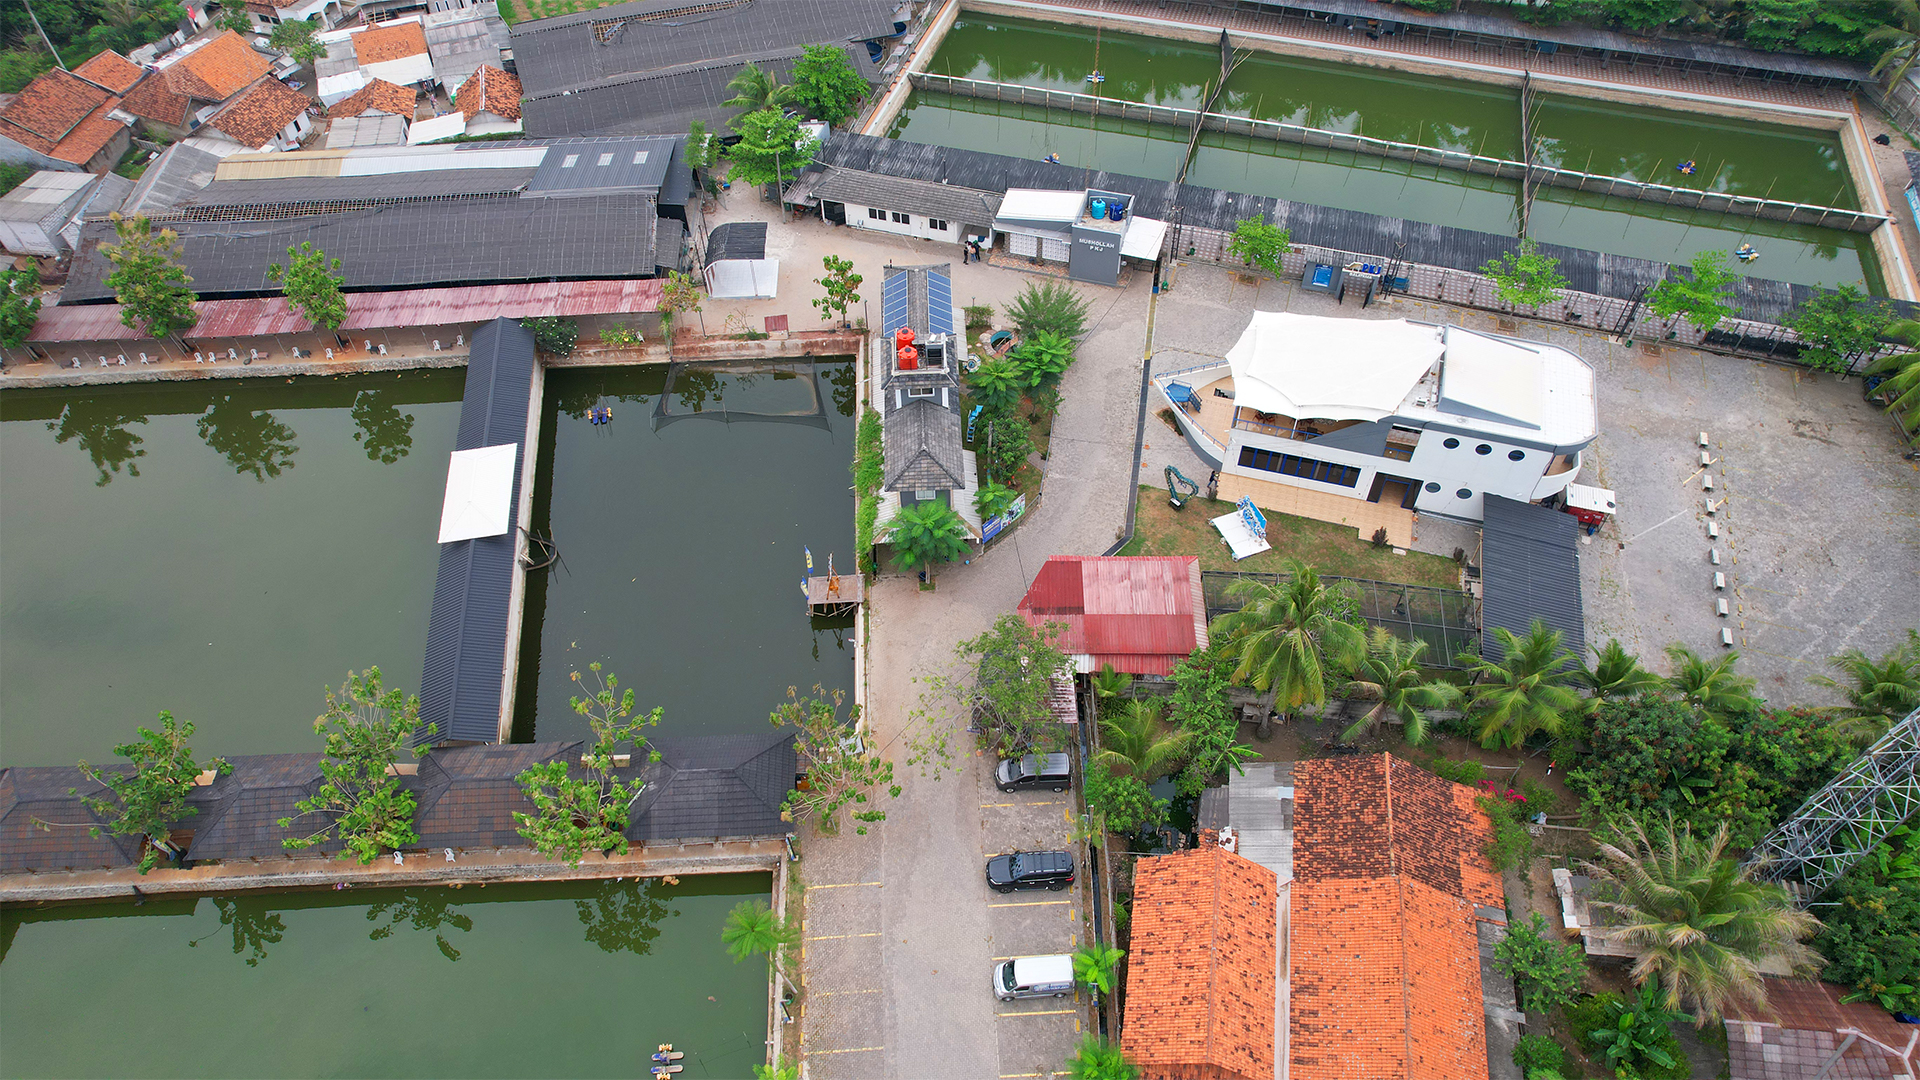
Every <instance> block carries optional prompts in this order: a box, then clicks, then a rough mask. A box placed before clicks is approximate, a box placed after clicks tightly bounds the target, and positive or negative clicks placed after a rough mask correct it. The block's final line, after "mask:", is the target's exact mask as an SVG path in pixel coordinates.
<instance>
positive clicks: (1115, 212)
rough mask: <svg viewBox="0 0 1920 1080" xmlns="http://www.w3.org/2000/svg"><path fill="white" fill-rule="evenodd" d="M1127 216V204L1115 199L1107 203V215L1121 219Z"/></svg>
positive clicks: (1116, 219) (1117, 219)
mask: <svg viewBox="0 0 1920 1080" xmlns="http://www.w3.org/2000/svg"><path fill="white" fill-rule="evenodd" d="M1126 216H1127V204H1126V203H1123V202H1120V201H1118V200H1115V201H1113V202H1110V203H1108V204H1107V217H1109V218H1111V219H1113V220H1114V221H1119V220H1120V219H1121V218H1124V217H1126Z"/></svg>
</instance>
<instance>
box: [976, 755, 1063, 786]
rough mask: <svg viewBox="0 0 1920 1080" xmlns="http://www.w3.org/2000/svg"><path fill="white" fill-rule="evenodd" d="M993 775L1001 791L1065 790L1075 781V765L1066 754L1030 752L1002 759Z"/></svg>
mask: <svg viewBox="0 0 1920 1080" xmlns="http://www.w3.org/2000/svg"><path fill="white" fill-rule="evenodd" d="M993 776H994V782H995V783H997V784H999V785H1000V790H1001V791H1018V790H1019V789H1021V788H1030V787H1044V788H1052V789H1053V790H1055V791H1065V790H1067V785H1068V784H1070V783H1072V782H1073V765H1072V763H1071V761H1070V760H1069V759H1068V757H1067V755H1065V754H1028V755H1027V756H1026V757H1023V758H1007V759H1004V760H1002V761H1001V762H1000V767H999V768H997V769H995V770H994V772H993Z"/></svg>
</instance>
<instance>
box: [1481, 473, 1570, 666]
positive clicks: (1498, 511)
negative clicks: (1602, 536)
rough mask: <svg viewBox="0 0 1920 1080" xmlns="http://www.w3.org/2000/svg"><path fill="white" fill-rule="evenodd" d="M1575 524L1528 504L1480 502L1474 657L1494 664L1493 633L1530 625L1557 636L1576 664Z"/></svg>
mask: <svg viewBox="0 0 1920 1080" xmlns="http://www.w3.org/2000/svg"><path fill="white" fill-rule="evenodd" d="M1579 540H1580V523H1579V521H1577V520H1575V519H1574V517H1573V515H1572V514H1563V513H1561V512H1560V511H1558V510H1549V509H1548V508H1546V507H1544V506H1535V505H1534V504H1532V503H1523V502H1516V501H1514V500H1512V499H1503V498H1501V497H1500V496H1498V495H1489V496H1487V497H1486V521H1485V523H1484V529H1483V534H1482V540H1481V543H1480V562H1481V569H1480V577H1481V581H1482V582H1483V583H1484V585H1485V589H1484V591H1485V594H1486V595H1485V597H1484V598H1483V599H1482V601H1481V604H1480V627H1481V630H1480V651H1481V654H1482V655H1484V656H1487V657H1490V658H1494V659H1497V658H1499V657H1500V655H1501V651H1500V644H1499V642H1498V641H1497V640H1495V638H1494V636H1493V630H1494V628H1495V627H1505V628H1506V629H1508V630H1511V631H1513V632H1514V633H1515V634H1518V635H1524V634H1526V632H1527V630H1528V628H1529V627H1531V626H1532V625H1533V621H1534V620H1535V619H1539V620H1540V621H1541V622H1544V623H1546V624H1547V629H1549V630H1558V631H1560V633H1561V635H1562V636H1563V639H1564V640H1563V641H1562V642H1561V644H1562V645H1564V646H1565V647H1566V648H1567V649H1568V651H1570V652H1571V653H1572V654H1573V659H1575V660H1582V659H1584V658H1585V657H1586V652H1587V644H1586V643H1587V631H1586V619H1585V617H1584V615H1583V610H1584V609H1583V607H1582V605H1581V600H1580V555H1579V551H1580V544H1579Z"/></svg>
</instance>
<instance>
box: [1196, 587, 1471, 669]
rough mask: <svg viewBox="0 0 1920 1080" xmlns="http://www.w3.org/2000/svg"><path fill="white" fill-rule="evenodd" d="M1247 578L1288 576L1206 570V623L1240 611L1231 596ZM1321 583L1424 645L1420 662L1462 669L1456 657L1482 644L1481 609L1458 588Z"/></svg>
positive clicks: (1373, 620) (1370, 621)
mask: <svg viewBox="0 0 1920 1080" xmlns="http://www.w3.org/2000/svg"><path fill="white" fill-rule="evenodd" d="M1246 580H1251V581H1259V582H1263V583H1265V584H1269V585H1276V584H1279V583H1281V582H1283V581H1286V580H1287V575H1285V574H1254V573H1241V572H1239V571H1234V570H1207V571H1203V572H1202V573H1201V575H1200V590H1201V594H1202V595H1203V596H1204V597H1205V600H1206V605H1207V621H1208V622H1212V621H1213V620H1214V618H1215V617H1217V616H1220V615H1225V614H1227V613H1228V612H1233V611H1238V610H1240V608H1241V606H1242V604H1241V601H1240V600H1238V599H1235V598H1234V597H1233V596H1231V595H1230V594H1229V590H1230V589H1231V588H1232V586H1233V584H1234V582H1236V581H1246ZM1320 580H1321V581H1323V582H1325V583H1327V584H1328V585H1329V586H1334V587H1337V588H1340V589H1341V590H1342V591H1344V592H1345V593H1347V595H1349V596H1351V597H1353V599H1354V602H1355V604H1356V605H1357V607H1358V608H1359V612H1360V617H1361V618H1362V619H1365V620H1366V622H1367V625H1368V626H1378V627H1383V628H1384V629H1386V631H1387V632H1388V633H1391V634H1393V635H1394V636H1396V637H1400V638H1405V639H1407V640H1409V641H1424V642H1426V643H1427V651H1426V654H1425V655H1424V656H1422V657H1421V661H1422V662H1423V663H1425V664H1426V665H1427V666H1429V667H1447V668H1457V667H1459V666H1460V663H1459V661H1458V660H1457V659H1456V658H1457V657H1458V656H1459V655H1460V653H1462V652H1464V651H1466V650H1467V649H1468V647H1469V646H1472V645H1475V644H1476V643H1478V641H1479V640H1480V605H1479V603H1478V602H1477V601H1476V600H1474V598H1473V597H1472V596H1470V595H1468V594H1467V593H1464V592H1461V591H1459V590H1457V589H1441V588H1435V587H1434V586H1431V585H1408V584H1404V583H1401V582H1395V581H1372V580H1369V579H1367V578H1342V577H1332V576H1329V575H1326V574H1322V575H1321V576H1320Z"/></svg>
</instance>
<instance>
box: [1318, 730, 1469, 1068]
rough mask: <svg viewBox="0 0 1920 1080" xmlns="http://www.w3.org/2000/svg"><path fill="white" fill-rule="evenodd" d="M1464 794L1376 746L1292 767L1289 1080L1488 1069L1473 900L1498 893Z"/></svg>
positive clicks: (1463, 789) (1467, 795)
mask: <svg viewBox="0 0 1920 1080" xmlns="http://www.w3.org/2000/svg"><path fill="white" fill-rule="evenodd" d="M1473 799H1474V792H1473V791H1472V789H1470V788H1464V787H1461V786H1460V785H1458V784H1452V783H1449V782H1447V781H1445V780H1442V779H1440V778H1439V777H1437V776H1434V775H1433V774H1432V773H1430V772H1427V771H1426V770H1424V769H1420V768H1417V767H1415V766H1413V765H1409V764H1407V763H1406V762H1404V761H1398V760H1396V759H1394V758H1393V757H1391V756H1390V755H1386V754H1379V755H1374V756H1370V757H1363V758H1345V759H1341V758H1326V759H1320V760H1315V761H1303V762H1300V763H1299V764H1298V765H1296V766H1294V883H1293V887H1292V909H1291V913H1290V915H1291V921H1290V926H1291V938H1290V941H1289V954H1288V956H1289V960H1290V963H1291V978H1290V981H1289V987H1290V994H1291V999H1290V1001H1291V1009H1290V1011H1291V1016H1290V1020H1289V1038H1290V1040H1291V1041H1290V1047H1291V1057H1292V1061H1291V1070H1290V1076H1291V1077H1293V1078H1294V1080H1350V1078H1352V1077H1362V1076H1364V1077H1376V1076H1377V1077H1408V1078H1410V1080H1427V1078H1431V1080H1474V1078H1481V1077H1485V1076H1486V1075H1487V1043H1486V1019H1485V1018H1486V1014H1485V1006H1484V1003H1483V1001H1482V998H1481V987H1480V946H1479V937H1478V933H1477V923H1478V919H1479V915H1478V913H1477V911H1476V907H1477V906H1485V907H1489V908H1504V906H1505V900H1504V898H1503V896H1502V894H1501V886H1500V878H1499V876H1498V875H1496V874H1495V873H1494V872H1493V871H1492V868H1491V867H1489V866H1488V865H1487V863H1486V859H1485V857H1484V855H1482V851H1483V849H1484V847H1485V844H1486V842H1487V840H1488V838H1489V837H1490V835H1491V825H1490V824H1489V822H1488V821H1487V819H1486V815H1485V814H1483V813H1482V812H1481V811H1480V810H1479V808H1478V807H1476V806H1475V805H1474V802H1473Z"/></svg>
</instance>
